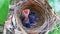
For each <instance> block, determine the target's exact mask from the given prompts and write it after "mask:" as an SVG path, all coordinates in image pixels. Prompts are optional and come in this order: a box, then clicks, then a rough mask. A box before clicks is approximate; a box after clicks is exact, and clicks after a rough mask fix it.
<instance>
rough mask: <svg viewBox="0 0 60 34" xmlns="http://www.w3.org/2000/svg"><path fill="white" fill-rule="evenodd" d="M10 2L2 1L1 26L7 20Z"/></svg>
mask: <svg viewBox="0 0 60 34" xmlns="http://www.w3.org/2000/svg"><path fill="white" fill-rule="evenodd" d="M9 3H10V0H0V24H3V22H4V21H5V20H6V18H7V15H8V12H9Z"/></svg>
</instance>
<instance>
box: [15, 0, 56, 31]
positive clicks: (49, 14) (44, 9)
mask: <svg viewBox="0 0 60 34" xmlns="http://www.w3.org/2000/svg"><path fill="white" fill-rule="evenodd" d="M26 8H29V9H30V10H31V11H33V12H34V13H35V14H36V15H37V16H38V18H39V20H38V22H37V23H38V26H37V27H35V28H31V29H28V28H26V27H24V26H23V25H22V22H21V18H20V17H21V13H22V11H23V10H24V9H26ZM15 16H16V17H17V22H18V23H19V25H20V26H22V28H24V30H25V31H27V32H28V31H31V30H32V31H36V32H44V31H46V30H47V29H48V28H49V29H50V28H52V25H53V23H54V22H55V16H54V12H53V10H52V8H51V7H50V5H49V4H48V2H47V1H46V0H44V1H43V0H37V1H35V0H31V1H27V2H24V3H22V4H21V5H18V7H17V8H16V12H15Z"/></svg>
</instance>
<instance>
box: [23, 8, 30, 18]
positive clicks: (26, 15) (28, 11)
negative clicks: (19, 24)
mask: <svg viewBox="0 0 60 34" xmlns="http://www.w3.org/2000/svg"><path fill="white" fill-rule="evenodd" d="M29 13H30V9H24V10H23V14H24V16H25V17H28V15H29Z"/></svg>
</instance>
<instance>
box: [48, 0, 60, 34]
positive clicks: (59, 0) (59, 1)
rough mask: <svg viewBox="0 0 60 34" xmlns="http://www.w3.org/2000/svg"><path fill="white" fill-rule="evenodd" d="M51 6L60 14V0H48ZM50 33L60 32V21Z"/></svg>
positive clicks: (59, 33)
mask: <svg viewBox="0 0 60 34" xmlns="http://www.w3.org/2000/svg"><path fill="white" fill-rule="evenodd" d="M48 2H49V4H50V6H51V7H52V8H53V9H54V10H55V13H57V14H58V15H60V0H48ZM48 34H60V23H59V24H55V27H54V29H53V30H52V31H50V32H49V33H48Z"/></svg>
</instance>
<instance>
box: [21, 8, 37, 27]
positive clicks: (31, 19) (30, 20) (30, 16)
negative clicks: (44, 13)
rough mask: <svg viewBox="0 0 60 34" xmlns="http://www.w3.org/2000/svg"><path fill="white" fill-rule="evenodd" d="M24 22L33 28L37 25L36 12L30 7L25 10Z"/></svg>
mask: <svg viewBox="0 0 60 34" xmlns="http://www.w3.org/2000/svg"><path fill="white" fill-rule="evenodd" d="M22 24H23V26H25V27H27V28H31V26H35V25H36V24H37V22H36V15H35V13H33V12H31V11H30V9H25V10H23V12H22Z"/></svg>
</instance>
